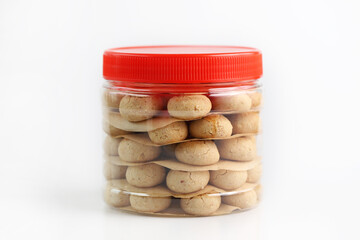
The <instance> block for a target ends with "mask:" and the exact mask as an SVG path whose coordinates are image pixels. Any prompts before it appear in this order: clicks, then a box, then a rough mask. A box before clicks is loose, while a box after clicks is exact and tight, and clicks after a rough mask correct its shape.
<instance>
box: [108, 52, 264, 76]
mask: <svg viewBox="0 0 360 240" xmlns="http://www.w3.org/2000/svg"><path fill="white" fill-rule="evenodd" d="M261 75H262V55H261V52H260V51H259V50H258V49H255V48H250V47H236V46H142V47H123V48H112V49H109V50H106V51H105V52H104V65H103V76H104V78H105V79H107V80H116V81H132V82H143V83H217V82H218V83H223V82H236V81H244V80H253V79H258V78H260V77H261Z"/></svg>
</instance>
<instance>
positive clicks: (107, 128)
mask: <svg viewBox="0 0 360 240" xmlns="http://www.w3.org/2000/svg"><path fill="white" fill-rule="evenodd" d="M103 129H104V132H106V133H107V134H109V135H110V136H111V137H117V136H120V135H126V134H129V133H130V132H128V131H125V130H121V129H118V128H116V127H114V126H112V125H111V124H110V123H108V122H107V121H103Z"/></svg>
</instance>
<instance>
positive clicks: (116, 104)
mask: <svg viewBox="0 0 360 240" xmlns="http://www.w3.org/2000/svg"><path fill="white" fill-rule="evenodd" d="M261 104H262V92H261V87H260V85H259V83H258V80H250V81H246V82H245V81H239V82H231V83H221V84H191V83H189V84H146V83H129V82H120V81H106V83H105V84H104V88H103V113H104V115H103V116H104V119H103V124H104V125H103V127H104V131H105V132H106V137H105V141H104V160H105V161H104V175H105V178H106V180H107V182H106V188H105V192H104V195H105V201H106V203H107V204H108V205H110V206H112V207H115V208H119V209H122V210H127V211H133V212H137V213H144V214H154V215H163V216H210V215H221V214H227V213H231V212H234V211H236V210H240V211H243V210H248V209H251V208H253V207H255V206H257V204H258V202H259V200H260V197H261V185H260V178H261V174H262V165H261V160H260V156H259V153H258V151H257V149H258V148H259V146H258V143H257V142H258V141H257V137H258V135H259V133H260V116H259V115H260V108H261Z"/></svg>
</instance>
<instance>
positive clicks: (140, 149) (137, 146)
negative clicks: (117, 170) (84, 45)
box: [118, 139, 161, 162]
mask: <svg viewBox="0 0 360 240" xmlns="http://www.w3.org/2000/svg"><path fill="white" fill-rule="evenodd" d="M118 152H119V156H120V159H121V160H123V161H126V162H147V161H151V160H154V159H155V158H157V157H158V156H159V155H160V153H161V150H160V147H155V146H148V145H144V144H141V143H138V142H135V141H132V140H130V139H123V140H122V141H121V142H120V144H119V148H118Z"/></svg>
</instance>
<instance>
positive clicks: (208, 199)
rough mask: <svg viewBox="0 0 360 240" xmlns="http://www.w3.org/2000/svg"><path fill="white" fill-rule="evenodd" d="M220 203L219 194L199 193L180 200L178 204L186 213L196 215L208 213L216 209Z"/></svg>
mask: <svg viewBox="0 0 360 240" xmlns="http://www.w3.org/2000/svg"><path fill="white" fill-rule="evenodd" d="M220 205H221V197H220V196H209V195H200V196H196V197H192V198H182V199H181V200H180V206H181V208H182V209H183V210H184V211H185V212H186V213H188V214H192V215H198V216H207V215H210V214H212V213H214V212H215V211H216V210H218V209H219V207H220Z"/></svg>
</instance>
